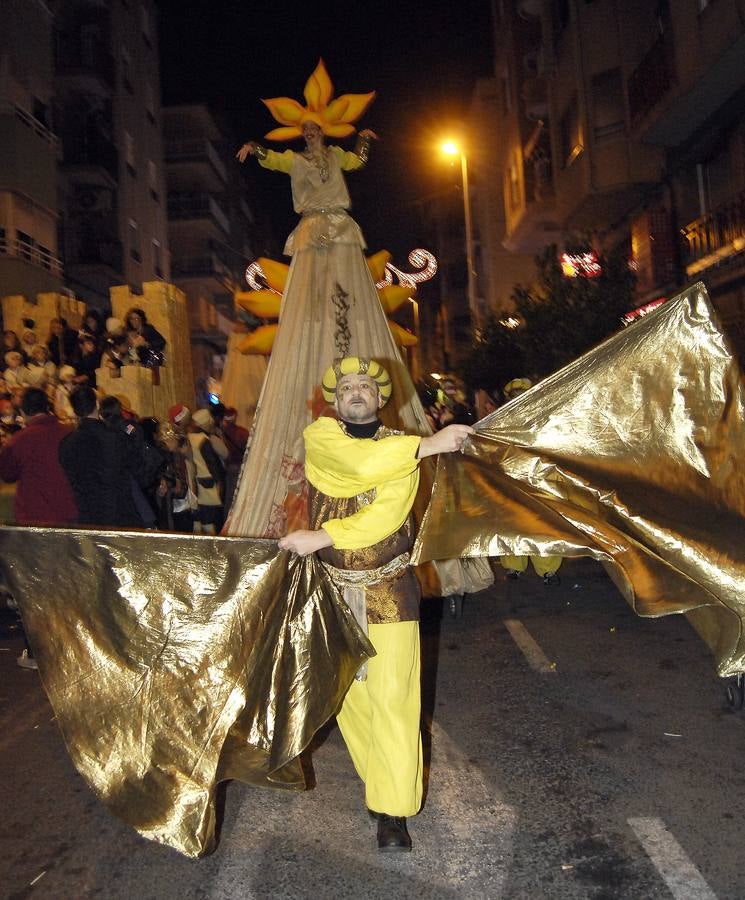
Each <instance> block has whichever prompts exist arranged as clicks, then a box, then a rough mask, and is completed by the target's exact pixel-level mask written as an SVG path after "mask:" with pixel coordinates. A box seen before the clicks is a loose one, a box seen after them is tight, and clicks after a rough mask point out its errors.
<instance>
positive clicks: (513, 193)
mask: <svg viewBox="0 0 745 900" xmlns="http://www.w3.org/2000/svg"><path fill="white" fill-rule="evenodd" d="M507 178H508V181H509V198H510V207H511V208H512V209H517V208H518V207H519V206H520V167H519V165H518V160H517V154H516V153H513V154H512V159H511V160H510V167H509V169H508V170H507Z"/></svg>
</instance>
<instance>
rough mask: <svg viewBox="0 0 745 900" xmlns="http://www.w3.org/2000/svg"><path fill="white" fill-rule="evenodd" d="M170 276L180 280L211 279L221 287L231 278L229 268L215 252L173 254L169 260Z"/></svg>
mask: <svg viewBox="0 0 745 900" xmlns="http://www.w3.org/2000/svg"><path fill="white" fill-rule="evenodd" d="M171 276H172V277H173V278H174V279H180V280H187V279H192V278H194V279H197V278H198V279H213V280H214V281H216V282H217V283H218V284H219V285H220V287H221V288H222V289H224V288H225V285H226V283H229V281H230V280H231V273H230V270H229V269H228V267H227V266H226V265H225V263H223V261H222V260H221V259H220V258H219V256H217V254H215V253H205V254H203V255H199V256H174V257H173V259H172V260H171Z"/></svg>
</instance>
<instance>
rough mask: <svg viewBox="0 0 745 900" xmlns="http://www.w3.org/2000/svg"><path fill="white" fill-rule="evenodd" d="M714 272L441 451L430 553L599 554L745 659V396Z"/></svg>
mask: <svg viewBox="0 0 745 900" xmlns="http://www.w3.org/2000/svg"><path fill="white" fill-rule="evenodd" d="M743 393H744V392H743V383H742V379H741V376H740V372H739V370H738V366H737V363H736V360H735V358H734V356H733V354H732V352H731V350H730V348H729V346H728V344H727V341H726V339H725V337H724V336H723V334H722V332H721V330H720V328H719V327H718V325H717V323H716V319H715V316H714V313H713V310H712V308H711V305H710V303H709V300H708V296H707V294H706V289H705V288H704V286H703V284H697V285H695V286H693V287H692V288H690V289H689V290H688V291H686V292H685V293H683V294H681V295H680V296H679V297H677V298H675V299H674V300H670V301H668V302H667V303H666V304H665V305H664V306H662V307H660V308H659V309H658V310H656V311H655V312H654V313H652V314H651V315H649V316H646V317H645V318H643V319H641V320H640V321H639V322H637V323H636V324H635V325H632V326H631V327H629V328H627V329H625V330H624V331H622V332H621V333H619V334H617V335H616V336H614V337H613V338H611V339H609V340H608V341H606V342H605V343H604V344H602V345H601V346H599V347H597V348H596V349H594V350H592V351H591V352H590V353H587V354H585V355H584V356H583V357H581V358H580V359H578V360H576V361H575V362H573V363H571V364H570V365H569V366H566V367H565V368H564V369H562V370H561V371H559V372H557V373H555V374H554V375H552V376H551V377H549V378H547V379H546V380H545V381H543V382H541V384H539V385H537V386H536V387H535V388H533V389H532V390H530V391H528V392H527V393H525V394H523V395H521V396H520V397H518V398H516V399H515V400H513V401H512V402H511V403H509V404H507V405H506V406H504V407H502V408H501V409H499V410H497V411H496V412H495V413H492V415H490V416H488V417H487V418H486V419H484V420H482V421H481V422H480V423H479V424H478V425H477V426H476V431H477V434H476V436H475V437H474V438H473V439H472V440H471V441H469V444H468V446H467V448H466V451H465V458H457V457H453V456H449V457H441V458H440V460H439V463H438V469H437V474H436V477H435V486H434V490H433V496H432V499H431V501H430V504H429V508H428V510H427V512H426V514H425V518H424V521H423V523H422V528H421V530H420V533H419V537H418V540H417V544H416V547H415V551H414V559H415V560H418V561H420V562H421V561H425V560H429V559H440V558H445V559H447V558H452V557H457V556H465V557H479V556H500V555H506V554H521V555H522V554H537V555H539V556H541V555H542V556H547V555H551V554H559V555H561V556H565V557H572V556H587V555H589V556H592V557H595V558H596V559H598V560H600V561H601V562H602V563H603V564H604V565H605V566H606V569H607V571H608V573H609V574H610V576H611V577H612V578H613V580H614V581H615V583H616V584H617V586H618V587H619V589H620V590H621V592H622V593H623V594H624V596H625V597H626V599H627V600H628V602H629V603H630V604H631V605H632V606H633V608H634V609H635V611H636V612H637V613H639V614H640V615H644V616H659V615H665V614H667V613H675V612H684V613H686V614H687V615H688V617H689V619H690V621H691V622H692V624H693V625H694V627H695V628H696V629H697V630H698V631H699V633H700V634H701V635H702V637H703V638H704V639H705V640H706V642H707V643H708V644H709V646H710V647H711V648H712V650H713V652H714V654H715V657H716V661H717V667H718V671H719V674H720V675H731V674H735V673H737V672H742V671H745V642H744V641H743V637H742V622H743V617H744V615H745V406H744V400H743Z"/></svg>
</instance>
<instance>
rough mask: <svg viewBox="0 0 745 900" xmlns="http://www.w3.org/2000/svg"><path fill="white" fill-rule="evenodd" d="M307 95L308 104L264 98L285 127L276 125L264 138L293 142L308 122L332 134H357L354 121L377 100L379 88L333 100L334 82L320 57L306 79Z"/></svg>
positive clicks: (329, 135)
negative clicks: (302, 104)
mask: <svg viewBox="0 0 745 900" xmlns="http://www.w3.org/2000/svg"><path fill="white" fill-rule="evenodd" d="M303 95H304V97H305V101H306V103H307V104H308V105H307V107H306V106H301V105H300V104H299V103H298V102H297V100H292V99H290V97H275V98H274V99H272V100H262V101H261V102H262V103H265V104H266V106H267V108H268V109H269V112H270V113H271V114H272V116H273V117H274V118H275V119H276V120H277V122H279V123H280V125H282V126H284V127H283V128H275V129H274V130H273V131H270V132H269V133H268V134H265V135H264V137H266V138H267V139H268V140H270V141H291V140H293V138H299V137H301V136H302V127H303V125H304V124H305V122H315V123H316V125H318V127H319V128H320V129H321V131H322V132H323V133H324V134H325V135H327V136H328V137H334V138H344V137H349V135H350V134H354V126H353V125H352V122H356V121H357V119H359V118H360V117H361V116H362V114H363V113H364V112H365V110H366V109H367V107H368V106H369V105H370V104H371V103H372V102H373V100H374V99H375V91H371V92H370V93H369V94H342V96H341V97H337V98H336V100H332V99H331V98H332V97H333V96H334V85H333V84H332V83H331V79H330V78H329V74H328V72H327V71H326V66H325V64H324V62H323V60H322V59H319V60H318V65H317V66H316V68H315V71H314V72H313V74H312V75H311V76H310V78H309V79H308V80H307V81H306V83H305V90H304V91H303Z"/></svg>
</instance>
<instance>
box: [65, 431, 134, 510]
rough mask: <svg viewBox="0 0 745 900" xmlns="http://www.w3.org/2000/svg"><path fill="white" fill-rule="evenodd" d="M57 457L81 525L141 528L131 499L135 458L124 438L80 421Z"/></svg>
mask: <svg viewBox="0 0 745 900" xmlns="http://www.w3.org/2000/svg"><path fill="white" fill-rule="evenodd" d="M59 458H60V463H61V464H62V468H63V469H64V470H65V472H66V474H67V478H68V480H69V482H70V484H71V485H72V489H73V492H74V494H75V499H76V500H77V503H78V511H79V516H78V521H79V523H80V524H81V525H100V526H103V527H107V528H142V526H143V522H142V519H141V517H140V516H139V514H138V513H137V509H136V508H135V504H134V500H133V499H132V479H133V478H135V477H136V468H137V457H136V454H135V453H134V452H133V446H132V444H131V442H130V441H129V440H128V439H127V437H126V436H125V435H123V434H122V433H121V432H119V431H116V430H114V429H112V428H107V427H106V425H104V423H103V422H102V421H100V419H83V421H82V422H81V423H80V425H79V426H78V428H77V429H76V430H75V431H74V432H73V433H72V434H70V435H68V437H66V438H65V439H64V440H63V441H62V443H61V444H60V449H59Z"/></svg>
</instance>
